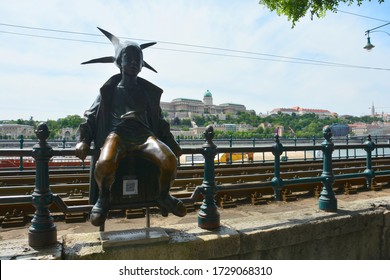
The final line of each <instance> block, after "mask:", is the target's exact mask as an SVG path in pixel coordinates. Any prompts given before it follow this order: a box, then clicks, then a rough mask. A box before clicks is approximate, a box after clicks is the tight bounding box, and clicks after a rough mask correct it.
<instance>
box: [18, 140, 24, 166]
mask: <svg viewBox="0 0 390 280" xmlns="http://www.w3.org/2000/svg"><path fill="white" fill-rule="evenodd" d="M23 143H24V137H23V134H21V135H20V140H19V148H20V149H21V150H22V149H23ZM19 170H20V171H23V157H22V156H20V157H19Z"/></svg>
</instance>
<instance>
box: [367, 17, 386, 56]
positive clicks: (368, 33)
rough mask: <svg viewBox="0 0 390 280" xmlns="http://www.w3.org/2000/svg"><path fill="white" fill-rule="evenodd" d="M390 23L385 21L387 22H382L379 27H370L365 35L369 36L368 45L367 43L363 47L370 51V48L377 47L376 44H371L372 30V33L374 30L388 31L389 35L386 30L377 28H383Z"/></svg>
mask: <svg viewBox="0 0 390 280" xmlns="http://www.w3.org/2000/svg"><path fill="white" fill-rule="evenodd" d="M389 24H390V22H388V23H385V24H382V25H380V26H378V27H375V28H372V29H368V30H367V31H366V33H365V35H366V36H367V45H365V46H364V47H363V49H366V50H367V51H370V50H372V49H373V48H375V46H374V45H373V44H371V39H370V32H371V33H373V32H383V33H386V34H387V35H389V36H390V34H389V33H387V32H386V31H382V30H376V29H379V28H381V27H383V26H386V25H389ZM375 30H376V31H375Z"/></svg>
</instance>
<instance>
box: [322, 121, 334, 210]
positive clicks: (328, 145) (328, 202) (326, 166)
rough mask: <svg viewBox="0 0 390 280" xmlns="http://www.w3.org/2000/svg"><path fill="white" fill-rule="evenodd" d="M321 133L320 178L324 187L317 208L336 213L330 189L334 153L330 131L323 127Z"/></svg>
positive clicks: (332, 180) (332, 179)
mask: <svg viewBox="0 0 390 280" xmlns="http://www.w3.org/2000/svg"><path fill="white" fill-rule="evenodd" d="M323 133H324V138H325V140H324V142H322V144H321V146H322V152H323V154H324V159H323V169H322V175H321V177H322V178H323V185H324V186H323V188H322V192H321V194H320V198H319V201H318V206H319V209H320V210H325V211H337V199H336V196H335V194H334V191H333V188H332V186H333V182H334V175H333V167H332V153H333V151H334V144H333V142H332V140H331V138H332V131H331V129H330V127H329V126H325V127H324V129H323Z"/></svg>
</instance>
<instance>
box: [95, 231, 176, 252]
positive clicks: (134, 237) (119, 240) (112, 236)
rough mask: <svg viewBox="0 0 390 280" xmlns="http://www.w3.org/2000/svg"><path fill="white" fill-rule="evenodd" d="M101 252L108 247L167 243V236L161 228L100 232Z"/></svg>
mask: <svg viewBox="0 0 390 280" xmlns="http://www.w3.org/2000/svg"><path fill="white" fill-rule="evenodd" d="M100 239H101V242H102V247H103V250H104V249H106V248H110V247H117V246H126V245H139V244H143V245H149V244H153V243H157V242H168V241H169V236H168V234H167V233H166V232H165V231H164V230H163V229H161V228H146V229H133V230H122V231H111V232H110V231H109V232H101V233H100Z"/></svg>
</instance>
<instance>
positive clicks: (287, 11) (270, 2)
mask: <svg viewBox="0 0 390 280" xmlns="http://www.w3.org/2000/svg"><path fill="white" fill-rule="evenodd" d="M363 1H368V2H371V0H259V4H260V5H265V6H267V8H268V9H270V10H271V11H275V12H276V13H277V14H278V15H285V16H287V18H288V20H289V21H291V22H292V27H294V26H295V23H296V22H297V21H299V19H300V18H302V17H304V16H305V15H306V14H307V13H308V12H309V13H310V14H311V17H312V18H313V16H314V15H315V16H317V17H318V18H320V17H324V16H325V13H326V11H332V12H334V13H336V12H337V8H338V6H339V3H346V4H348V5H352V4H353V3H356V4H357V5H358V6H360V5H361V4H362V3H363ZM377 1H378V2H379V3H383V2H384V0H377Z"/></svg>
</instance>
